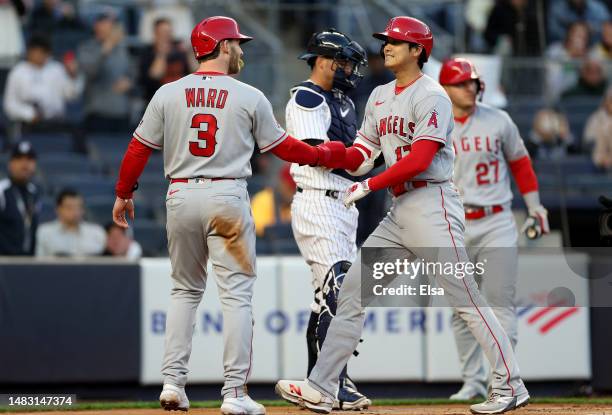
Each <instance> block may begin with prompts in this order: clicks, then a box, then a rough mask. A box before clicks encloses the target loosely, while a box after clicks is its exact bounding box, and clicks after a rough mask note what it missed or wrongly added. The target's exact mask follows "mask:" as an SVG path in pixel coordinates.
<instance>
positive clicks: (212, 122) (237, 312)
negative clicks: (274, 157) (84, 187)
mask: <svg viewBox="0 0 612 415" xmlns="http://www.w3.org/2000/svg"><path fill="white" fill-rule="evenodd" d="M134 137H135V138H136V139H137V140H139V141H140V142H142V143H143V144H145V145H147V146H149V147H151V148H155V149H160V150H162V149H163V152H164V170H165V175H166V176H167V177H169V178H175V179H191V180H183V181H172V182H171V183H170V187H169V188H168V193H167V195H166V211H167V226H166V230H167V233H168V252H169V254H170V262H171V264H172V281H173V285H174V289H173V290H172V293H171V302H170V307H169V309H168V316H167V319H166V344H165V353H164V362H163V366H162V373H163V375H164V384H172V385H175V386H178V387H184V386H185V383H186V382H187V373H188V372H189V370H188V368H187V365H188V362H189V357H190V354H191V341H192V337H193V330H194V327H195V318H196V309H197V307H198V304H199V303H200V300H201V299H202V294H203V293H204V289H205V287H206V282H207V277H208V275H207V263H208V261H209V260H210V261H211V262H212V265H213V270H214V272H215V275H216V283H217V286H218V288H219V297H220V301H221V303H222V304H224V305H226V307H224V309H223V326H224V336H223V338H224V345H223V367H224V377H225V383H224V385H223V389H222V390H221V393H222V395H223V396H232V397H239V396H242V395H244V394H245V393H246V391H245V388H244V386H245V385H246V383H247V380H248V376H249V373H250V371H251V363H252V359H251V357H252V347H251V346H252V338H253V337H252V336H253V312H252V306H251V298H252V296H253V284H254V281H255V269H256V265H255V227H254V226H253V217H252V214H251V208H250V204H249V196H248V193H247V186H246V181H245V180H244V178H246V177H248V176H250V175H251V166H250V163H249V159H250V158H251V154H252V153H253V149H254V147H255V142H257V144H258V145H259V148H260V150H261V151H267V150H270V149H271V148H274V146H276V145H278V144H279V143H281V142H282V141H283V140H284V139H285V138H286V137H287V133H285V131H284V130H283V129H282V128H281V127H280V125H279V124H278V123H277V122H276V120H275V119H274V115H273V114H272V106H271V105H270V102H269V101H268V100H267V99H266V97H265V96H264V95H263V94H262V93H261V92H260V91H259V90H257V89H255V88H253V87H251V86H249V85H246V84H244V83H242V82H240V81H237V80H236V79H233V78H231V77H229V76H226V75H222V74H213V73H203V72H197V73H194V74H191V75H187V76H186V77H184V78H181V79H179V80H178V81H176V82H172V83H169V84H166V85H164V86H162V87H161V88H160V89H159V90H158V91H157V92H156V93H155V95H154V96H153V99H152V100H151V102H150V103H149V106H148V107H147V110H146V112H145V115H144V117H143V119H142V121H141V122H140V125H139V126H138V128H137V129H136V132H135V133H134ZM202 177H204V178H202ZM214 178H228V179H230V178H231V179H236V180H211V179H214Z"/></svg>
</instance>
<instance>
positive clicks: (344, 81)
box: [299, 29, 368, 91]
mask: <svg viewBox="0 0 612 415" xmlns="http://www.w3.org/2000/svg"><path fill="white" fill-rule="evenodd" d="M317 56H325V57H328V58H332V59H334V60H338V61H345V62H350V63H352V65H353V67H352V70H351V73H350V74H347V73H346V72H345V71H344V69H343V68H337V69H336V73H335V75H334V88H338V89H340V90H343V91H345V90H347V89H350V88H355V87H356V86H357V85H358V84H359V82H360V81H361V78H363V74H362V73H361V67H362V66H367V65H368V58H367V54H366V51H365V50H364V49H363V48H362V47H361V45H360V44H359V43H357V42H355V41H354V40H351V39H350V38H349V37H348V36H347V35H345V34H344V33H341V32H338V31H337V30H336V29H327V30H323V31H321V32H316V33H314V34H313V35H312V37H311V38H310V40H309V41H308V45H307V46H306V53H304V54H302V55H300V56H299V59H303V60H306V61H308V60H310V59H312V58H316V57H317Z"/></svg>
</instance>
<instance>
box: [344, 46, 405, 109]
mask: <svg viewBox="0 0 612 415" xmlns="http://www.w3.org/2000/svg"><path fill="white" fill-rule="evenodd" d="M393 79H394V77H393V74H392V73H391V72H390V71H389V70H388V69H387V68H385V60H384V59H383V57H382V56H380V50H379V49H376V48H375V47H369V48H368V73H367V75H366V76H364V77H363V79H362V80H361V82H359V85H357V87H356V88H354V89H351V90H350V91H349V92H348V96H349V97H350V98H351V99H352V100H353V103H354V104H355V110H356V111H357V119H358V120H362V119H363V113H364V109H365V105H366V103H367V102H368V98H369V96H370V93H371V92H372V91H373V90H374V88H376V87H377V86H379V85H383V84H386V83H388V82H391V81H392V80H393Z"/></svg>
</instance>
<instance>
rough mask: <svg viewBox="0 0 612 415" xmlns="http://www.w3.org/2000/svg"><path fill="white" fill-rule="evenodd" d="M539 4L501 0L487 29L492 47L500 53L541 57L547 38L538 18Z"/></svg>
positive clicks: (526, 0)
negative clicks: (543, 36)
mask: <svg viewBox="0 0 612 415" xmlns="http://www.w3.org/2000/svg"><path fill="white" fill-rule="evenodd" d="M536 3H537V2H533V1H531V2H530V1H528V0H500V1H497V2H496V4H495V6H494V7H493V9H492V10H491V14H490V15H489V19H488V21H487V27H486V29H485V32H484V38H485V40H486V41H487V44H488V45H489V48H490V49H491V50H492V51H493V52H494V53H496V54H502V55H514V56H528V55H529V56H538V55H540V54H541V53H542V45H543V44H544V41H543V39H542V40H541V39H540V38H539V36H540V31H539V25H538V18H537V14H536V12H537V10H536Z"/></svg>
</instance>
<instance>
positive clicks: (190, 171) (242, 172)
mask: <svg viewBox="0 0 612 415" xmlns="http://www.w3.org/2000/svg"><path fill="white" fill-rule="evenodd" d="M134 137H135V138H136V139H137V140H139V141H140V142H142V143H143V144H145V145H147V146H149V147H151V148H154V149H157V150H161V149H162V148H163V149H164V172H165V175H166V177H171V178H190V177H210V178H212V177H227V178H246V177H249V176H250V175H251V164H250V162H249V160H250V158H251V155H252V154H253V149H254V146H255V142H257V145H258V146H259V149H260V150H261V151H262V152H265V151H268V150H270V149H272V148H274V147H275V146H276V145H278V144H280V143H281V142H282V141H283V140H284V139H285V138H286V137H287V133H286V132H285V131H284V130H283V129H282V128H281V126H280V124H279V123H278V122H277V121H276V119H275V118H274V114H273V112H272V105H271V104H270V102H269V101H268V99H267V98H266V97H265V96H264V94H263V93H262V92H261V91H259V90H258V89H256V88H254V87H252V86H250V85H247V84H245V83H243V82H240V81H238V80H236V79H234V78H232V77H230V76H226V75H220V74H213V73H202V72H196V73H193V74H191V75H187V76H185V77H183V78H181V79H179V80H178V81H175V82H171V83H168V84H166V85H164V86H162V87H161V88H159V89H158V90H157V92H156V93H155V95H154V96H153V98H152V99H151V102H150V103H149V106H148V107H147V110H146V111H145V114H144V116H143V118H142V120H141V121H140V124H139V125H138V128H136V131H135V132H134Z"/></svg>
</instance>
